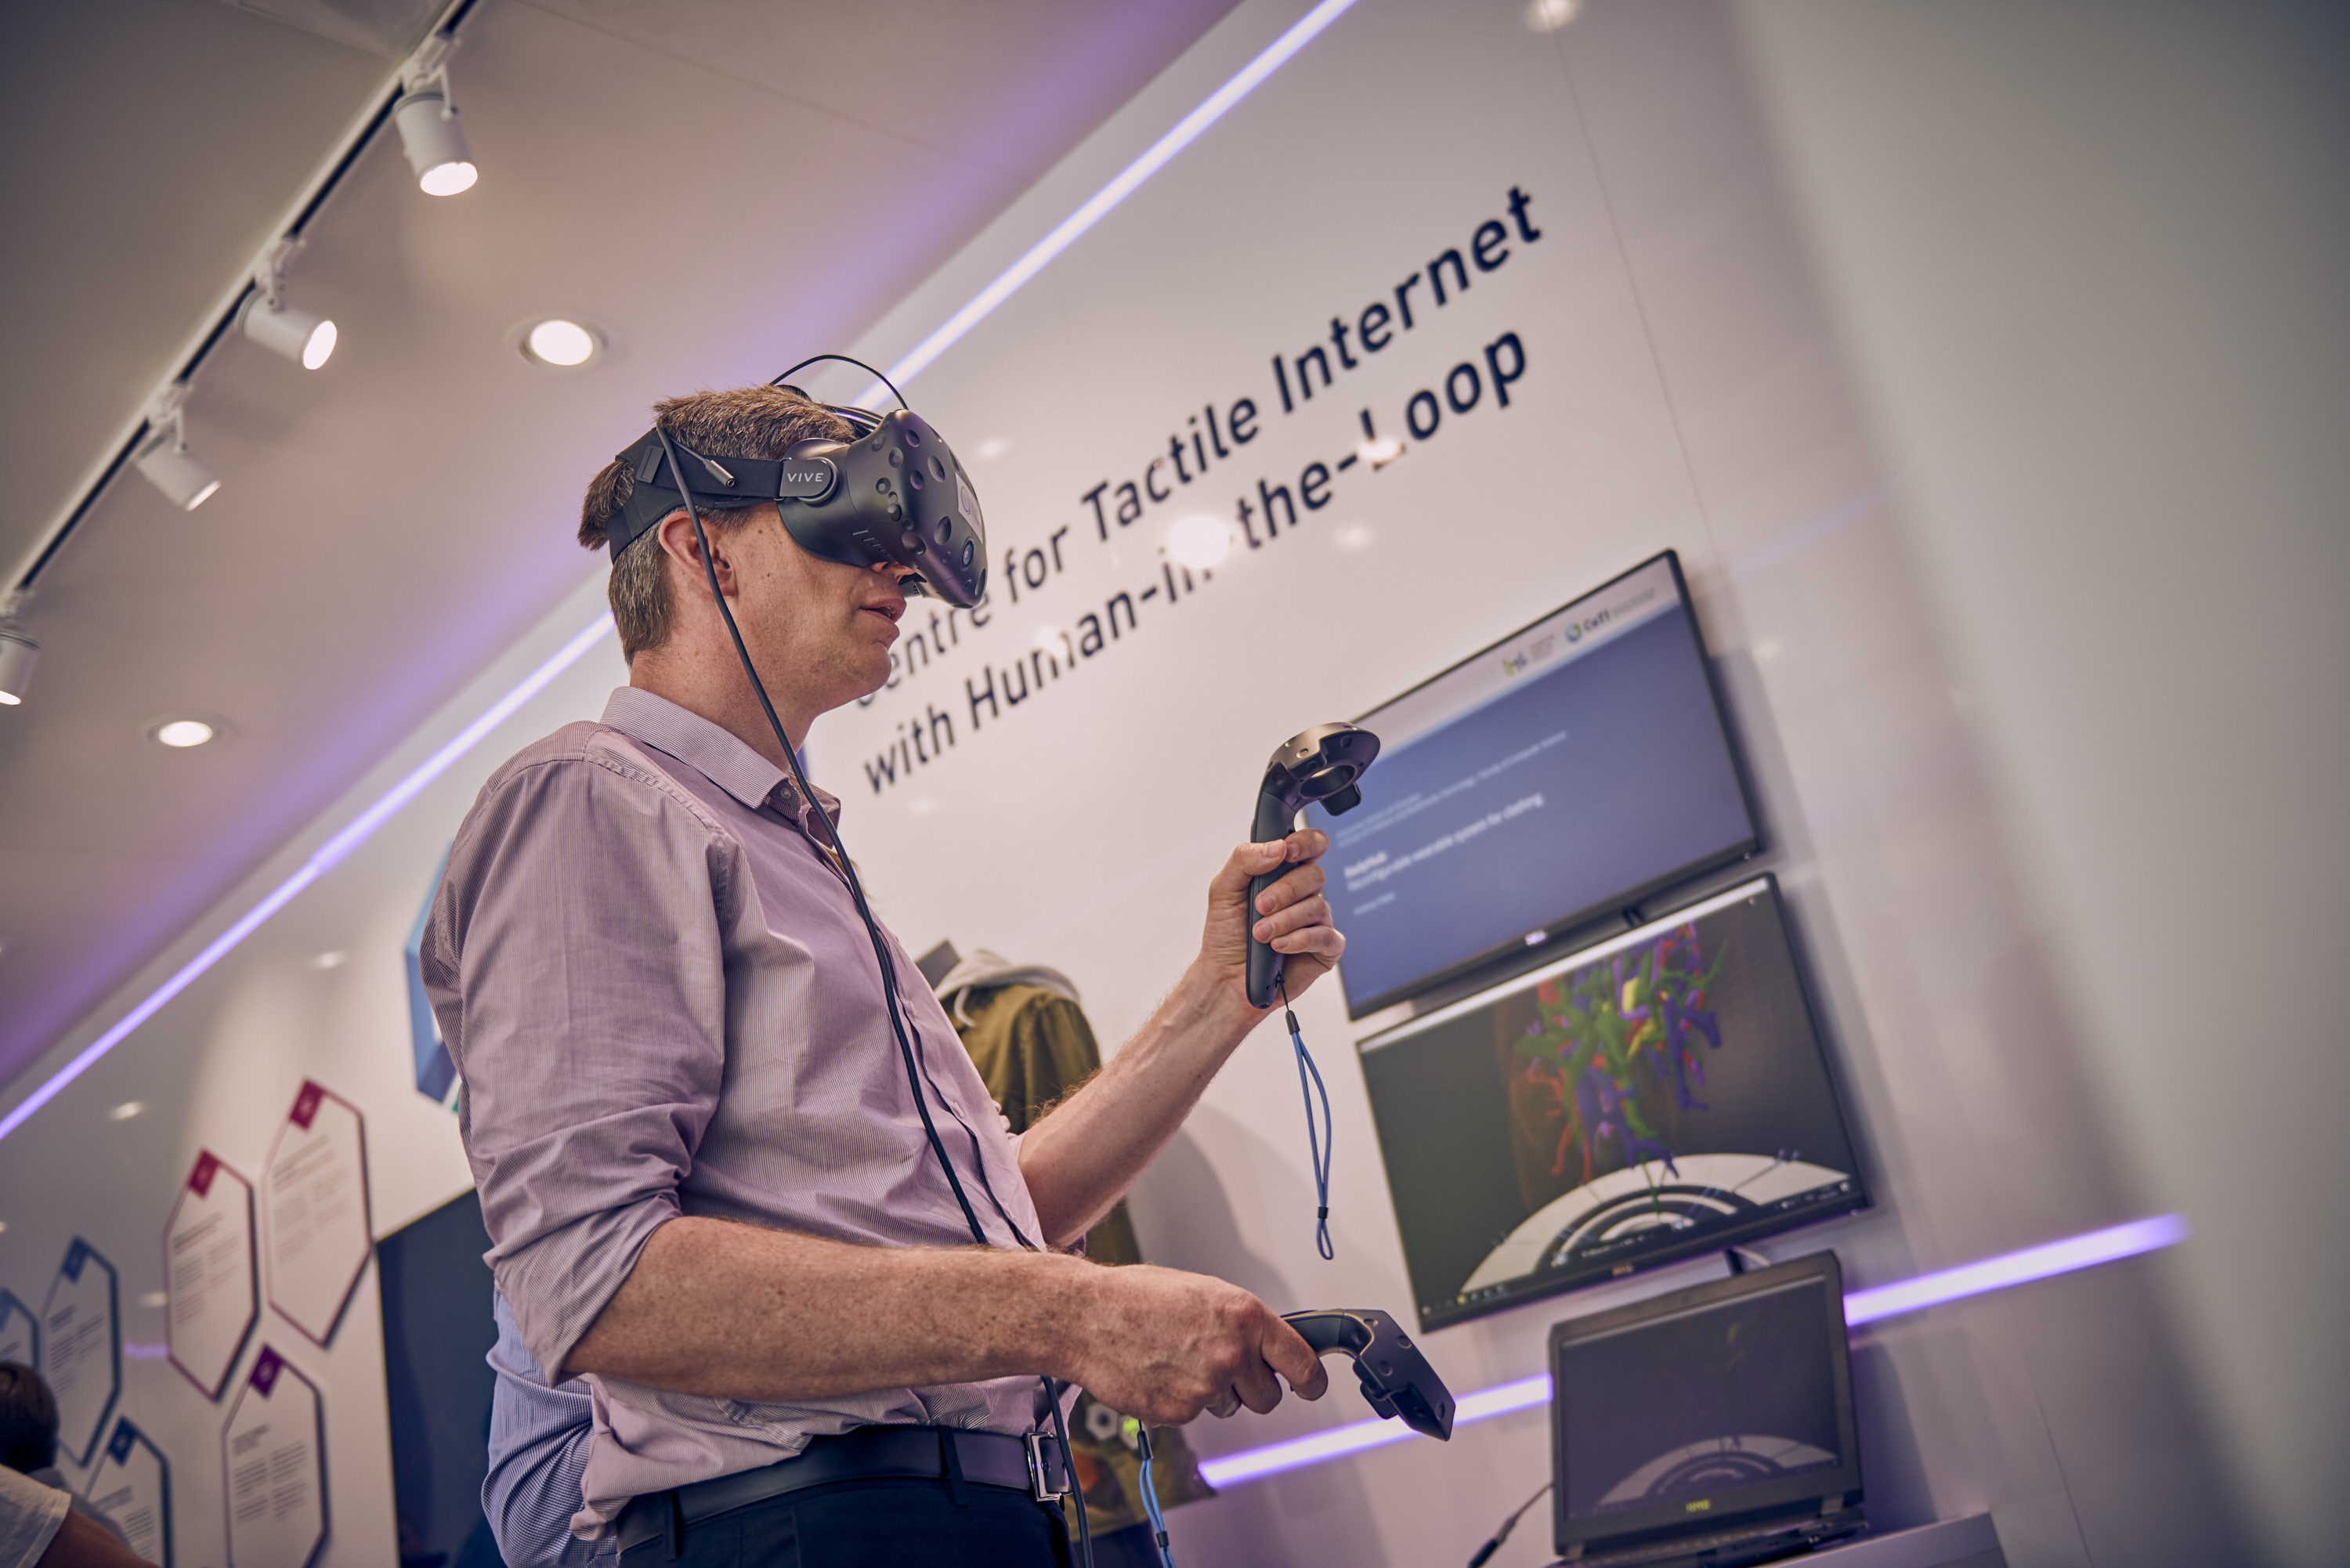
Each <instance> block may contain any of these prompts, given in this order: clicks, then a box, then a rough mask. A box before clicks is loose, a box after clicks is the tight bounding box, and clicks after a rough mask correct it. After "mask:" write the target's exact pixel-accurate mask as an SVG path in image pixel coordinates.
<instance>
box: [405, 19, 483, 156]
mask: <svg viewBox="0 0 2350 1568" xmlns="http://www.w3.org/2000/svg"><path fill="white" fill-rule="evenodd" d="M455 47H457V40H456V39H454V38H452V37H451V36H449V35H447V34H446V33H435V34H433V35H432V36H431V37H429V38H427V39H425V40H424V47H422V48H421V49H419V50H417V51H416V53H415V55H414V56H413V57H411V58H410V60H409V62H408V64H407V65H406V66H404V67H401V68H400V85H401V86H402V87H403V88H406V89H407V90H406V91H404V92H403V93H402V94H401V95H400V101H399V102H398V103H395V104H393V105H392V106H391V122H392V123H393V124H394V125H397V126H398V127H400V147H401V148H402V149H403V150H404V151H406V152H407V153H408V166H409V167H410V168H411V169H413V170H415V171H416V182H417V184H418V185H420V186H421V187H422V188H423V191H424V193H425V194H426V195H428V196H453V195H455V194H456V193H457V192H460V191H470V190H472V189H473V182H474V181H475V180H478V179H480V178H481V171H479V170H478V169H476V168H474V167H473V149H472V148H470V147H468V146H466V145H465V132H464V129H463V127H462V126H460V125H459V124H458V123H457V106H456V105H455V104H453V103H452V102H450V101H449V65H448V61H449V51H450V50H452V49H453V48H455Z"/></svg>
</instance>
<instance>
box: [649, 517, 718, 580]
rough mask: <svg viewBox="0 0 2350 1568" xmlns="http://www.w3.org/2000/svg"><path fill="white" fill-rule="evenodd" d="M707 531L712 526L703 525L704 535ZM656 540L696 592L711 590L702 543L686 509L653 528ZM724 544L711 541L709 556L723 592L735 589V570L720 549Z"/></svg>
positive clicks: (662, 551)
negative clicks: (705, 569)
mask: <svg viewBox="0 0 2350 1568" xmlns="http://www.w3.org/2000/svg"><path fill="white" fill-rule="evenodd" d="M708 528H709V525H708V524H703V531H704V532H705V533H706V532H708ZM653 536H654V538H655V539H656V540H657V541H658V542H659V543H660V547H661V553H662V554H663V555H665V556H669V557H670V559H671V560H672V561H674V562H676V563H677V565H678V566H679V568H680V569H681V570H682V571H683V572H684V573H685V574H686V576H688V577H689V578H690V579H691V583H692V587H693V590H694V592H696V593H701V592H704V591H706V590H707V589H708V588H709V587H710V579H709V577H708V576H707V575H705V574H704V573H703V571H702V543H701V541H700V540H699V539H697V538H695V537H694V534H693V519H692V518H691V517H689V516H687V515H686V511H685V508H684V507H682V506H681V507H679V508H678V509H677V510H676V511H674V512H672V513H671V514H669V515H668V516H666V517H664V518H662V519H661V520H660V522H659V523H656V524H653ZM722 543H723V541H722V540H720V539H717V538H714V537H713V538H712V540H711V541H710V556H711V560H712V564H713V565H715V566H717V568H718V586H719V587H720V589H721V590H722V591H723V590H724V589H727V588H731V587H733V586H734V567H733V562H731V561H729V560H728V559H727V558H726V552H725V551H723V550H722V549H720V548H719V545H721V544H722Z"/></svg>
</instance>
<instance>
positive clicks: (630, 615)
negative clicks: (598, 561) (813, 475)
mask: <svg viewBox="0 0 2350 1568" xmlns="http://www.w3.org/2000/svg"><path fill="white" fill-rule="evenodd" d="M653 421H654V422H655V423H656V424H658V425H659V426H660V428H661V429H662V430H664V431H668V432H669V437H670V439H671V441H676V442H678V443H679V444H681V445H682V446H687V447H691V448H692V449H693V450H694V451H695V452H702V453H703V454H704V455H706V456H712V457H754V458H764V459H766V460H768V461H771V462H772V461H773V460H775V459H776V458H780V457H782V456H783V455H784V453H785V452H788V451H790V450H791V448H792V447H793V445H794V444H795V443H796V442H799V441H854V440H856V439H857V431H856V429H855V428H854V427H853V426H851V425H850V424H849V422H848V421H847V420H844V419H842V418H841V417H840V416H839V415H838V414H836V413H833V412H831V411H830V410H827V409H826V408H825V406H824V405H823V404H821V403H818V402H813V401H811V400H809V399H807V398H806V397H804V396H803V395H801V394H800V393H798V392H796V391H794V390H793V389H790V388H789V387H737V388H736V389H733V391H731V392H693V393H689V394H688V395H687V396H685V397H682V398H668V399H664V400H662V401H660V402H659V403H656V404H654V405H653ZM636 484H637V476H636V473H635V472H634V471H633V470H631V469H630V468H629V465H628V464H626V463H624V462H620V461H619V460H618V459H617V458H616V459H614V460H613V461H612V462H608V463H606V464H605V465H604V468H603V471H602V472H599V473H598V474H597V475H596V477H595V478H594V479H592V480H589V481H588V482H587V500H586V501H585V502H583V503H582V504H580V508H579V543H580V545H582V546H583V547H585V548H587V549H590V550H600V549H603V548H604V547H605V545H606V544H607V543H608V539H609V535H608V532H607V529H608V524H610V523H611V520H612V516H613V514H615V513H617V512H619V509H620V508H621V507H623V506H625V505H627V504H628V502H629V493H630V492H632V491H633V490H635V488H636ZM700 510H701V512H702V527H703V528H704V529H706V530H707V531H708V532H709V533H710V534H712V535H713V536H714V535H719V534H723V533H728V532H731V531H733V529H736V528H740V527H741V526H742V525H743V524H745V523H748V522H750V521H752V520H753V519H754V518H755V517H757V516H758V515H759V514H761V513H762V512H764V511H766V510H768V508H767V507H766V506H729V507H725V508H723V509H721V508H712V507H707V506H705V507H702V508H701V509H700ZM651 532H652V530H650V529H648V530H646V533H647V534H650V533H651ZM606 593H607V597H609V598H610V600H611V602H612V619H613V620H614V622H616V623H617V624H618V625H619V629H620V656H621V657H622V658H624V659H635V658H636V656H637V655H638V654H639V653H641V652H643V651H644V650H646V649H653V648H659V647H660V645H661V644H663V643H665V642H667V641H668V640H669V634H670V628H671V622H672V621H673V619H674V618H675V615H676V610H677V607H676V604H675V602H674V601H673V600H672V599H671V596H670V589H669V571H668V567H667V566H666V565H665V564H664V560H663V555H662V551H661V547H660V544H659V542H658V541H656V542H654V543H652V544H650V545H649V544H647V543H646V542H645V537H644V535H639V537H638V538H637V540H636V541H635V543H633V544H631V545H629V546H627V547H626V548H624V549H623V550H621V552H620V557H619V559H618V560H616V561H614V562H613V563H612V577H611V582H610V584H609V585H608V587H607V590H606Z"/></svg>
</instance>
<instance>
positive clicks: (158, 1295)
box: [139, 1291, 172, 1307]
mask: <svg viewBox="0 0 2350 1568" xmlns="http://www.w3.org/2000/svg"><path fill="white" fill-rule="evenodd" d="M139 1304H140V1306H143V1307H161V1306H170V1305H171V1304H172V1293H171V1292H169V1291H149V1292H148V1293H146V1294H145V1295H142V1296H140V1298H139Z"/></svg>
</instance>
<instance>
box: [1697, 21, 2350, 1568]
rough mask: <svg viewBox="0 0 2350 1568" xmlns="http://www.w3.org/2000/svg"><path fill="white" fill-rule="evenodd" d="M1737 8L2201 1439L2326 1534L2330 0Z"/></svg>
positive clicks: (2332, 694) (2326, 1538)
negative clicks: (2034, 912) (2192, 1238)
mask: <svg viewBox="0 0 2350 1568" xmlns="http://www.w3.org/2000/svg"><path fill="white" fill-rule="evenodd" d="M1740 15H1741V17H1742V21H1743V22H1744V24H1745V26H1746V30H1747V33H1748V36H1750V37H1751V39H1752V44H1753V47H1754V53H1755V57H1756V59H1757V62H1758V64H1759V66H1760V67H1761V69H1760V75H1761V79H1762V80H1763V82H1764V83H1766V84H1767V86H1768V88H1769V98H1770V101H1771V104H1772V106H1773V110H1774V113H1773V123H1774V125H1775V127H1776V129H1777V130H1778V132H1779V134H1780V140H1781V145H1782V146H1783V148H1784V149H1785V151H1786V155H1787V158H1788V161H1789V167H1790V169H1791V170H1792V171H1793V178H1794V183H1795V184H1796V185H1797V186H1798V188H1799V189H1800V190H1801V192H1802V193H1803V195H1804V199H1805V200H1804V207H1805V211H1806V213H1807V214H1808V218H1809V229H1810V233H1811V234H1813V236H1814V239H1815V242H1816V244H1817V247H1818V254H1819V255H1820V257H1821V260H1822V263H1823V265H1824V267H1825V273H1826V275H1827V276H1828V277H1829V278H1830V279H1831V280H1832V281H1833V284H1834V287H1835V296H1836V298H1837V300H1838V302H1839V304H1840V306H1841V308H1840V311H1839V317H1840V320H1841V321H1842V323H1843V324H1844V325H1845V327H1846V329H1847V331H1848V332H1849V335H1850V341H1851V343H1852V345H1853V348H1854V352H1855V355H1856V359H1857V361H1858V363H1859V365H1860V366H1861V367H1862V369H1864V370H1865V371H1866V375H1867V379H1868V383H1869V386H1870V389H1871V392H1872V394H1873V396H1872V402H1873V406H1874V408H1875V409H1876V410H1877V416H1878V423H1879V428H1880V429H1881V430H1882V431H1883V435H1884V440H1885V443H1886V447H1887V451H1888V452H1890V453H1891V455H1892V457H1893V459H1894V462H1895V466H1896V469H1897V472H1898V473H1899V475H1900V481H1901V485H1902V488H1903V489H1904V491H1905V493H1908V495H1909V496H1910V497H1911V499H1912V506H1911V510H1910V516H1911V519H1912V523H1913V532H1914V536H1915V537H1916V538H1917V539H1918V542H1919V545H1920V547H1921V552H1922V556H1923V558H1924V560H1925V561H1926V562H1927V563H1928V564H1929V566H1930V569H1931V574H1932V581H1933V583H1934V586H1935V588H1936V596H1935V597H1936V600H1937V606H1938V608H1939V610H1940V612H1941V618H1942V619H1943V620H1944V622H1945V624H1946V625H1948V626H1949V627H1950V628H1951V633H1952V641H1953V644H1954V646H1955V647H1956V648H1957V649H1959V650H1960V653H1961V655H1962V662H1963V668H1964V669H1965V670H1966V671H1967V675H1966V679H1967V680H1969V681H1970V683H1971V684H1972V686H1973V687H1974V688H1975V690H1976V691H1978V693H1979V695H1980V696H1981V700H1982V701H1981V712H1982V716H1983V732H1984V735H1985V738H1986V741H1987V742H1988V747H1989V752H1990V754H1991V756H1992V757H1993V758H1994V759H1995V763H1994V766H1995V772H1996V776H1997V781H1998V784H1997V787H1998V790H1999V793H2000V796H2001V799H2002V802H2003V803H2004V804H2005V805H2006V806H2007V807H2008V809H2009V811H2010V813H2011V820H2012V825H2013V832H2014V836H2015V841H2016V845H2017V847H2018V849H2019V850H2020V852H2021V853H2020V854H2019V856H2018V860H2019V863H2020V864H2022V866H2024V867H2026V868H2027V869H2028V872H2029V875H2030V880H2031V883H2032V888H2033V895H2034V898H2035V903H2036V905H2037V907H2039V908H2041V909H2044V910H2045V911H2046V914H2047V919H2048V921H2049V924H2050V927H2051V929H2052V934H2053V936H2054V939H2055V940H2054V947H2055V949H2056V950H2058V951H2059V952H2061V953H2062V955H2063V959H2064V961H2063V962H2062V964H2061V965H2059V966H2058V968H2057V971H2056V973H2057V974H2058V976H2059V978H2060V980H2061V981H2062V995H2063V998H2064V1004H2065V1005H2066V1006H2067V1007H2068V1008H2069V1009H2070V1010H2072V1011H2073V1012H2074V1014H2075V1015H2076V1016H2077V1017H2078V1018H2079V1019H2080V1020H2081V1021H2082V1025H2083V1026H2082V1029H2081V1031H2080V1034H2081V1039H2082V1041H2083V1043H2084V1044H2085V1047H2086V1055H2085V1061H2086V1063H2087V1064H2088V1065H2089V1069H2090V1071H2091V1072H2092V1073H2093V1074H2094V1075H2095V1077H2096V1079H2097V1081H2098V1082H2099V1083H2100V1084H2101V1085H2104V1088H2103V1091H2102V1093H2101V1095H2100V1098H2101V1100H2102V1102H2103V1104H2104V1106H2105V1107H2106V1113H2107V1115H2108V1116H2109V1117H2110V1118H2111V1120H2112V1123H2113V1125H2114V1127H2115V1128H2116V1133H2117V1135H2118V1136H2117V1137H2116V1147H2117V1148H2118V1149H2119V1150H2120V1152H2121V1154H2122V1156H2123V1158H2124V1161H2125V1163H2126V1167H2127V1169H2128V1172H2129V1178H2130V1179H2131V1181H2132V1182H2133V1184H2134V1185H2135V1186H2136V1187H2137V1189H2139V1190H2142V1191H2145V1192H2147V1194H2149V1195H2150V1196H2152V1197H2153V1198H2155V1199H2156V1200H2157V1201H2158V1202H2159V1203H2160V1204H2161V1205H2162V1206H2163V1207H2165V1208H2173V1209H2178V1210H2184V1211H2185V1212H2187V1213H2188V1214H2189V1216H2190V1217H2191V1218H2192V1220H2193V1221H2194V1223H2195V1226H2196V1228H2197V1232H2198V1238H2199V1239H2198V1241H2197V1243H2196V1244H2195V1245H2194V1246H2193V1247H2191V1248H2189V1249H2188V1250H2187V1251H2186V1252H2185V1253H2183V1254H2182V1255H2181V1257H2180V1258H2179V1259H2178V1263H2177V1266H2176V1268H2175V1269H2172V1270H2169V1271H2166V1272H2167V1274H2168V1283H2170V1284H2171V1285H2172V1286H2173V1287H2174V1289H2173V1290H2172V1291H2171V1292H2170V1293H2169V1299H2170V1300H2171V1301H2172V1302H2173V1303H2175V1305H2176V1308H2177V1311H2178V1316H2179V1321H2180V1322H2181V1323H2182V1324H2184V1325H2185V1328H2186V1330H2187V1342H2188V1343H2189V1345H2191V1346H2192V1350H2193V1361H2194V1365H2195V1369H2196V1372H2197V1374H2198V1386H2199V1389H2200V1391H2201V1392H2202V1393H2203V1394H2204V1396H2205V1397H2207V1398H2208V1399H2209V1400H2210V1404H2211V1406H2212V1407H2213V1408H2214V1410H2215V1411H2216V1412H2217V1414H2218V1415H2219V1417H2220V1427H2219V1433H2220V1445H2219V1446H2220V1451H2221V1452H2223V1453H2224V1454H2225V1455H2226V1456H2228V1459H2230V1464H2231V1468H2232V1469H2233V1470H2234V1472H2235V1474H2236V1475H2237V1477H2238V1478H2239V1480H2240V1481H2241V1484H2242V1485H2243V1486H2244V1487H2245V1489H2246V1490H2248V1492H2249V1493H2250V1494H2251V1496H2252V1497H2253V1498H2255V1499H2256V1500H2257V1508H2256V1513H2257V1517H2258V1518H2259V1519H2260V1520H2261V1521H2262V1522H2263V1523H2264V1524H2265V1525H2266V1526H2267V1527H2268V1531H2269V1546H2270V1549H2271V1550H2272V1551H2273V1552H2276V1553H2277V1554H2278V1555H2279V1557H2280V1558H2281V1559H2282V1560H2286V1561H2292V1562H2296V1563H2333V1562H2339V1561H2340V1560H2341V1557H2342V1552H2343V1548H2342V1544H2341V1539H2340V1526H2339V1523H2338V1521H2337V1520H2336V1517H2335V1513H2336V1510H2335V1508H2334V1497H2335V1493H2336V1491H2337V1490H2338V1489H2337V1486H2336V1482H2337V1481H2338V1480H2339V1477H2340V1475H2341V1473H2342V1469H2343V1465H2344V1461H2345V1456H2350V1404H2345V1400H2344V1398H2343V1397H2342V1395H2343V1391H2344V1390H2345V1387H2350V1349H2345V1345H2344V1342H2343V1339H2342V1336H2341V1334H2339V1333H2338V1332H2337V1330H2336V1326H2335V1320H2336V1318H2337V1317H2338V1316H2339V1300H2340V1296H2341V1291H2342V1286H2343V1283H2344V1271H2343V1266H2342V1263H2341V1261H2340V1259H2339V1256H2338V1249H2337V1248H2336V1247H2335V1245H2334V1241H2335V1239H2336V1238H2337V1237H2338V1236H2339V1234H2340V1232H2341V1220H2340V1209H2341V1203H2342V1199H2343V1198H2344V1195H2345V1183H2344V1180H2343V1178H2342V1175H2341V1171H2340V1169H2339V1162H2338V1160H2337V1159H2336V1158H2335V1157H2334V1148H2335V1147H2336V1146H2338V1144H2339V1142H2340V1131H2339V1126H2338V1122H2339V1117H2340V1115H2341V1111H2342V1108H2343V1106H2345V1105H2350V1054H2345V1052H2344V1050H2343V1045H2344V1043H2345V1030H2344V1026H2343V1023H2342V1019H2341V1016H2340V1013H2339V1010H2338V1004H2337V1003H2336V1001H2335V997H2334V992H2335V991H2336V989H2337V988H2336V986H2335V983H2334V980H2335V976H2336V974H2337V972H2338V971H2339V967H2340V965H2339V957H2338V952H2337V948H2338V944H2337V943H2336V942H2335V941H2334V938H2333V931H2334V919H2333V917H2334V911H2335V909H2336V907H2337V906H2338V904H2339V901H2340V897H2341V888H2342V887H2343V883H2344V878H2345V873H2350V831H2345V826H2344V817H2343V805H2344V802H2345V800H2350V722H2345V721H2350V703H2345V700H2344V696H2343V688H2344V682H2345V677H2350V632H2345V620H2344V618H2343V615H2342V609H2341V602H2340V600H2341V595H2342V592H2343V590H2344V588H2345V587H2350V502H2345V496H2350V439H2345V431H2350V307H2345V294H2344V287H2343V285H2344V280H2345V277H2350V192H2345V186H2344V182H2343V178H2342V171H2343V166H2344V160H2345V154H2350V109H2345V97H2344V94H2343V82H2344V80H2345V70H2350V20H2345V16H2344V15H2343V14H2342V12H2341V11H2340V10H2339V9H2338V8H2334V7H2324V6H2295V5H2265V4H2263V5H2226V6H2195V5H2156V6H2147V5H2113V4H2097V3H2089V0H2069V3H2067V4H2062V5H1940V6H1908V7H1884V6H1877V5H1855V4H1846V3H1843V0H1810V3H1807V4H1804V5H1747V6H1743V7H1742V10H1741V12H1740Z"/></svg>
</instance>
